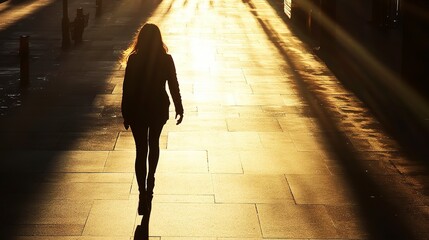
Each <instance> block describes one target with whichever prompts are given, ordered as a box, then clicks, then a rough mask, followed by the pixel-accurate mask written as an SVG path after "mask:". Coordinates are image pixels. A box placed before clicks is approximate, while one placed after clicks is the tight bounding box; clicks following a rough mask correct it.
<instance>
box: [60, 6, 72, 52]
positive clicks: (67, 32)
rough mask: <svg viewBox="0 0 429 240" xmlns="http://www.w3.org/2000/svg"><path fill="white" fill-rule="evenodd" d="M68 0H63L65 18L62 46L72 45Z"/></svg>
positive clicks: (65, 47)
mask: <svg viewBox="0 0 429 240" xmlns="http://www.w3.org/2000/svg"><path fill="white" fill-rule="evenodd" d="M67 1H68V0H63V19H62V25H61V26H62V28H61V29H62V36H63V37H62V45H61V46H62V48H63V49H67V48H69V47H70V21H69V14H68V2H67Z"/></svg>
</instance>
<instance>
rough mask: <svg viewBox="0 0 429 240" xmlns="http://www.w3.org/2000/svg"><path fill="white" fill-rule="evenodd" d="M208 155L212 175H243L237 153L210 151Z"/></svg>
mask: <svg viewBox="0 0 429 240" xmlns="http://www.w3.org/2000/svg"><path fill="white" fill-rule="evenodd" d="M207 154H208V161H209V168H210V173H243V168H242V166H241V161H240V154H239V153H238V152H237V151H231V150H224V151H223V150H209V151H207Z"/></svg>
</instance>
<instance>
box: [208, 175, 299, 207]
mask: <svg viewBox="0 0 429 240" xmlns="http://www.w3.org/2000/svg"><path fill="white" fill-rule="evenodd" d="M213 184H214V193H215V200H216V203H273V202H283V203H284V202H289V203H290V204H293V202H294V201H293V197H292V194H291V192H290V190H289V186H288V183H287V181H286V179H285V177H284V175H261V174H215V175H213Z"/></svg>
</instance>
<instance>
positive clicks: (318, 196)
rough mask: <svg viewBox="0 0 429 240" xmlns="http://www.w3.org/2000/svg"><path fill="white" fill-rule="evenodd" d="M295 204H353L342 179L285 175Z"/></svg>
mask: <svg viewBox="0 0 429 240" xmlns="http://www.w3.org/2000/svg"><path fill="white" fill-rule="evenodd" d="M286 179H287V181H288V183H289V186H290V190H291V192H292V195H293V197H294V199H295V202H296V203H297V204H323V205H346V204H354V203H355V200H354V198H353V195H352V192H351V191H350V187H349V186H348V184H347V183H346V182H345V181H344V180H343V177H339V176H338V175H337V176H332V175H286Z"/></svg>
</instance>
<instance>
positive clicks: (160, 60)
mask: <svg viewBox="0 0 429 240" xmlns="http://www.w3.org/2000/svg"><path fill="white" fill-rule="evenodd" d="M166 82H168V87H169V90H170V94H171V97H172V99H173V102H174V107H175V110H176V119H177V123H176V124H177V125H178V124H180V123H181V122H182V120H183V106H182V99H181V96H180V90H179V84H178V82H177V77H176V68H175V65H174V61H173V58H172V57H171V55H169V54H168V53H167V47H166V46H165V44H164V43H163V41H162V36H161V32H160V30H159V28H158V27H157V26H156V25H155V24H151V23H146V24H145V25H144V26H143V27H142V28H141V29H140V31H139V33H138V36H137V38H136V39H135V41H134V43H133V45H132V49H131V53H130V55H129V57H128V61H127V67H126V70H125V77H124V85H123V94H122V104H121V109H122V116H123V118H124V127H125V129H128V128H129V127H130V126H131V131H132V133H133V136H134V140H135V144H136V151H137V154H136V162H135V171H136V176H137V183H138V187H139V193H140V194H139V205H138V213H139V215H147V216H149V215H150V211H151V207H152V198H153V189H154V187H155V171H156V166H157V164H158V159H159V138H160V135H161V131H162V128H163V126H164V124H165V123H166V122H167V120H168V118H169V105H170V101H169V97H168V95H167V92H166V88H165V84H166Z"/></svg>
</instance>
